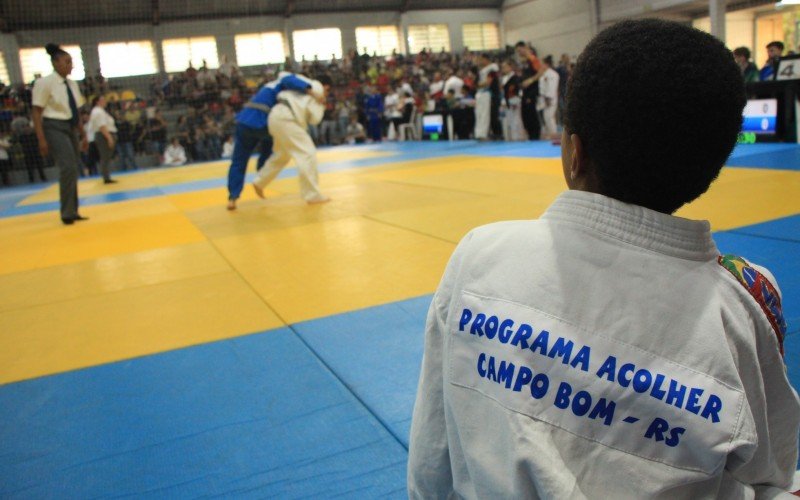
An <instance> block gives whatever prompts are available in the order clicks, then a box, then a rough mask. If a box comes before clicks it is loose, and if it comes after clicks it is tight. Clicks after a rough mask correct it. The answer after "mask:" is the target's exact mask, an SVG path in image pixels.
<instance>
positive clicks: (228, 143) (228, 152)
mask: <svg viewBox="0 0 800 500" xmlns="http://www.w3.org/2000/svg"><path fill="white" fill-rule="evenodd" d="M233 145H234V141H233V136H232V135H228V136H225V142H224V143H222V158H224V159H230V158H232V157H233Z"/></svg>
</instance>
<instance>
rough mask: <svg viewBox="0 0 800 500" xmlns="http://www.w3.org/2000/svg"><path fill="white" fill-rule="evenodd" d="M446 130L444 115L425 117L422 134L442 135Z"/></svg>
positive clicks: (423, 117) (423, 118)
mask: <svg viewBox="0 0 800 500" xmlns="http://www.w3.org/2000/svg"><path fill="white" fill-rule="evenodd" d="M443 130H444V117H443V116H442V115H423V116H422V133H423V134H441V133H442V131H443Z"/></svg>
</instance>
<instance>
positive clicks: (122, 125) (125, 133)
mask: <svg viewBox="0 0 800 500" xmlns="http://www.w3.org/2000/svg"><path fill="white" fill-rule="evenodd" d="M114 121H115V122H116V124H117V153H119V166H120V168H121V169H122V170H128V167H129V166H130V169H131V170H138V169H139V166H138V165H136V155H135V154H134V152H133V138H134V132H135V131H134V130H133V126H132V125H131V123H130V122H129V121H127V120H124V119H123V118H122V116H121V114H120V112H119V111H116V112H115V113H114Z"/></svg>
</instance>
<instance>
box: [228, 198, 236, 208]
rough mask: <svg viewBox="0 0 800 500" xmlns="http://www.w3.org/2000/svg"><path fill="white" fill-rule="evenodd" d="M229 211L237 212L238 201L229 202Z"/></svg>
mask: <svg viewBox="0 0 800 500" xmlns="http://www.w3.org/2000/svg"><path fill="white" fill-rule="evenodd" d="M226 208H227V209H228V210H236V200H228V206H227V207H226Z"/></svg>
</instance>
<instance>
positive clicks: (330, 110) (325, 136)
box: [319, 94, 336, 146]
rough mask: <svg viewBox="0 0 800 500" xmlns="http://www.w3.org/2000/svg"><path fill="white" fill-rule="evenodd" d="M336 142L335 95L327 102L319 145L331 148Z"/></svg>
mask: <svg viewBox="0 0 800 500" xmlns="http://www.w3.org/2000/svg"><path fill="white" fill-rule="evenodd" d="M335 141H336V98H335V97H334V96H333V94H331V95H329V96H328V97H327V98H326V100H325V111H324V113H323V114H322V122H321V123H320V124H319V143H320V144H321V145H325V146H331V145H333V143H334V142H335Z"/></svg>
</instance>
